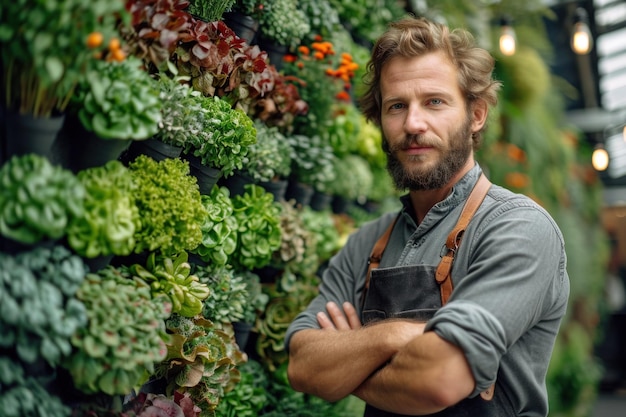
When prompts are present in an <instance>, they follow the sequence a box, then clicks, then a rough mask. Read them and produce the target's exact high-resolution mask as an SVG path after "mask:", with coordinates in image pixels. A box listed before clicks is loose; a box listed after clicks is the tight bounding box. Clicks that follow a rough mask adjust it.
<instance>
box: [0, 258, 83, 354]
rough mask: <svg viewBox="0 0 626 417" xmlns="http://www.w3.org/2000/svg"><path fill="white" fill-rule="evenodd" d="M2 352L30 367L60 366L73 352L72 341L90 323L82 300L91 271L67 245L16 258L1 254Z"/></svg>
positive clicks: (0, 344) (0, 305)
mask: <svg viewBox="0 0 626 417" xmlns="http://www.w3.org/2000/svg"><path fill="white" fill-rule="evenodd" d="M0 264H1V265H2V270H1V271H0V332H1V333H2V338H0V348H3V349H11V350H13V349H14V350H15V353H16V354H17V357H19V358H20V360H22V361H23V362H25V363H34V362H36V361H37V360H38V359H40V358H43V359H44V360H45V361H46V362H47V363H48V364H50V365H52V366H54V365H58V364H59V363H60V362H61V360H62V359H63V358H64V357H67V356H68V355H69V354H70V353H71V350H72V347H71V344H70V338H71V337H72V335H73V334H74V332H75V331H77V330H78V329H80V328H82V327H84V326H85V325H86V324H87V313H86V311H85V306H84V305H83V303H82V302H80V301H79V300H78V299H77V298H76V292H77V290H78V288H79V286H80V285H81V283H82V282H83V279H84V277H85V274H86V273H87V270H86V268H85V265H84V264H83V262H82V260H81V259H80V258H79V257H77V256H75V255H72V254H71V253H70V252H69V251H68V250H67V249H65V248H64V247H62V246H55V247H53V248H52V249H48V248H36V249H34V250H32V251H30V252H23V253H20V254H18V255H16V256H9V255H7V254H4V253H2V252H0Z"/></svg>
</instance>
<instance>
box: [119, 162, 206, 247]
mask: <svg viewBox="0 0 626 417" xmlns="http://www.w3.org/2000/svg"><path fill="white" fill-rule="evenodd" d="M129 169H130V171H131V176H132V178H133V183H134V187H135V192H134V197H135V204H136V205H137V208H138V210H139V216H140V217H141V228H140V229H138V230H137V232H136V233H135V249H134V253H137V254H139V253H142V252H146V251H148V252H153V251H156V250H159V251H161V252H162V253H163V254H168V255H169V254H176V253H180V252H182V251H187V250H191V249H194V248H196V247H197V246H198V244H199V243H200V241H201V239H202V232H201V230H200V225H201V224H202V222H203V220H204V218H205V216H206V214H207V213H206V210H205V209H204V207H203V206H202V201H201V198H200V191H199V189H198V185H197V183H196V179H195V178H194V177H192V176H190V175H189V165H188V164H187V162H186V161H183V160H181V159H178V158H174V159H164V160H163V161H159V162H157V161H155V160H153V159H151V158H149V157H147V156H145V155H140V156H139V157H137V159H135V160H134V161H133V162H131V163H130V165H129Z"/></svg>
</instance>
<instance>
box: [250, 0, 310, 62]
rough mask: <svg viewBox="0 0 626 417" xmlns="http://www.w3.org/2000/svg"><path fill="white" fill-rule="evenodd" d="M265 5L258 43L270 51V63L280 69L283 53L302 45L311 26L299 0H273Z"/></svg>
mask: <svg viewBox="0 0 626 417" xmlns="http://www.w3.org/2000/svg"><path fill="white" fill-rule="evenodd" d="M263 6H264V7H263V13H262V14H261V15H260V17H259V23H260V25H259V29H260V36H259V40H258V43H259V46H260V47H261V49H263V50H264V51H266V52H267V53H268V55H269V59H270V63H271V64H273V65H275V66H276V67H277V68H278V69H280V68H281V66H282V59H283V55H285V53H287V52H288V51H289V50H290V49H293V48H296V47H297V46H298V45H300V42H301V41H302V39H303V38H304V37H305V35H306V34H307V33H309V32H310V30H311V26H310V24H309V19H308V17H307V15H306V14H305V13H304V11H302V10H301V9H300V8H299V7H298V1H297V0H271V1H266V2H264V3H263Z"/></svg>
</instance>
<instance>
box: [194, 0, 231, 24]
mask: <svg viewBox="0 0 626 417" xmlns="http://www.w3.org/2000/svg"><path fill="white" fill-rule="evenodd" d="M233 4H235V0H190V1H189V12H190V13H192V14H194V15H196V16H198V17H200V18H201V19H202V20H205V21H207V22H215V21H217V20H220V19H221V18H222V15H223V14H224V12H227V11H229V10H230V8H231V7H232V6H233Z"/></svg>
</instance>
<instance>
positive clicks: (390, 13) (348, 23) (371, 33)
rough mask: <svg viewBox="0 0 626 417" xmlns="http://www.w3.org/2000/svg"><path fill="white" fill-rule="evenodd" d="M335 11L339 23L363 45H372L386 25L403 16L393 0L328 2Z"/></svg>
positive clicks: (401, 9)
mask: <svg viewBox="0 0 626 417" xmlns="http://www.w3.org/2000/svg"><path fill="white" fill-rule="evenodd" d="M328 1H329V3H330V4H331V5H332V6H333V7H334V8H335V10H337V13H338V14H339V19H340V21H341V23H342V24H343V25H344V26H345V27H347V28H349V29H350V31H351V32H352V34H353V36H354V37H355V38H357V39H358V40H359V41H361V42H364V43H373V42H374V41H375V40H376V39H377V38H378V37H379V36H380V35H381V34H382V33H383V32H384V30H385V28H386V27H387V24H388V23H389V22H391V21H393V20H397V19H398V18H400V17H402V16H403V15H404V14H405V11H404V9H403V7H402V4H401V3H400V2H397V1H395V0H382V1H381V0H328Z"/></svg>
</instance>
